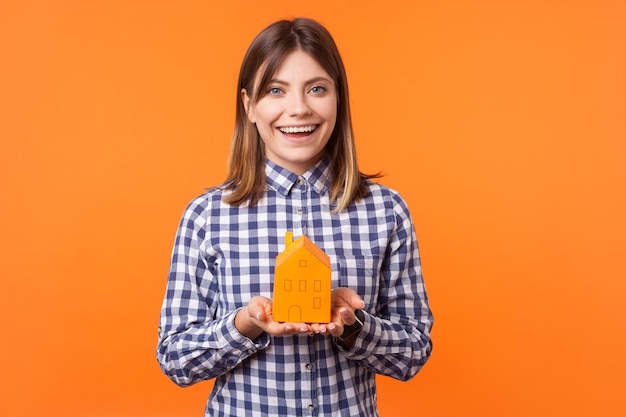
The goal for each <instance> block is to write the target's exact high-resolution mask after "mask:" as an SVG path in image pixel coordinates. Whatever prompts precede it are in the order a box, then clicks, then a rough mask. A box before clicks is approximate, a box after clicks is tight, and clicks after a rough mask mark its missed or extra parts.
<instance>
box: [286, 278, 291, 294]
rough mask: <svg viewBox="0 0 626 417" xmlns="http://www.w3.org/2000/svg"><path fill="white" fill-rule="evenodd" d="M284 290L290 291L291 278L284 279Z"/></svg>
mask: <svg viewBox="0 0 626 417" xmlns="http://www.w3.org/2000/svg"><path fill="white" fill-rule="evenodd" d="M285 291H291V280H290V279H286V280H285Z"/></svg>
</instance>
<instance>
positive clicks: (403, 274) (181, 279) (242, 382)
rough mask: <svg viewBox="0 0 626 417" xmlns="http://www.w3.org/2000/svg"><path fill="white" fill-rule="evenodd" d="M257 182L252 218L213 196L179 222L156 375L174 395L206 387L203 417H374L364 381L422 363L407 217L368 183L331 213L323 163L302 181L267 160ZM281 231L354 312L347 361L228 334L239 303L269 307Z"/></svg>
mask: <svg viewBox="0 0 626 417" xmlns="http://www.w3.org/2000/svg"><path fill="white" fill-rule="evenodd" d="M266 174H267V191H266V193H265V195H264V198H263V199H261V201H260V202H259V204H258V205H256V206H254V207H245V206H243V207H234V206H230V205H228V204H225V203H224V202H223V201H222V200H223V197H224V193H225V191H223V190H221V189H220V188H214V189H211V190H209V191H208V192H206V193H205V194H203V195H202V196H200V197H197V198H196V199H194V200H193V201H192V202H191V203H190V204H189V206H188V207H187V209H186V211H185V212H184V214H183V217H182V220H181V222H180V226H179V229H178V233H177V236H176V240H175V244H174V249H173V253H172V260H171V268H170V272H169V280H168V283H167V290H166V294H165V299H164V301H163V306H162V310H161V320H160V327H159V342H158V347H157V358H158V360H159V362H160V364H161V368H162V370H163V372H164V373H165V374H166V375H167V376H168V377H169V378H171V379H172V380H173V381H174V382H175V383H177V384H178V385H181V386H188V385H191V384H193V383H196V382H198V381H202V380H208V379H211V378H215V384H214V388H213V391H212V393H211V395H210V397H209V400H208V403H207V407H206V416H346V417H352V416H377V415H378V412H377V408H376V385H375V374H382V375H388V376H391V377H393V378H396V379H399V380H408V379H410V378H411V377H413V376H414V375H415V374H416V373H417V372H418V371H419V370H420V368H421V367H422V366H423V365H424V363H425V362H426V360H427V359H428V357H429V356H430V352H431V341H430V329H431V327H432V314H431V311H430V308H429V306H428V299H427V296H426V292H425V288H424V282H423V280H422V274H421V266H420V259H419V252H418V247H417V241H416V237H415V231H414V229H413V226H412V221H411V217H410V214H409V211H408V209H407V207H406V205H405V203H404V201H403V200H402V198H401V197H400V196H399V195H398V194H397V193H396V192H394V191H392V190H390V189H389V188H386V187H384V186H382V185H379V184H376V183H374V182H369V184H368V187H369V193H368V195H367V196H366V197H365V198H364V199H363V200H362V201H360V202H358V203H356V204H352V205H351V206H350V207H348V208H347V209H345V210H343V211H342V212H340V213H338V214H332V213H331V212H330V211H331V209H332V204H331V203H330V201H329V192H328V187H329V181H328V180H327V176H328V175H327V174H328V165H327V161H326V160H322V161H320V162H319V163H318V164H317V165H316V166H314V167H313V168H312V169H310V170H309V171H308V172H306V173H305V174H303V175H302V176H298V175H296V174H294V173H292V172H289V171H287V170H285V169H283V168H281V167H279V166H277V165H275V164H273V163H271V162H269V161H268V162H267V163H266ZM286 231H292V232H293V234H294V237H298V236H299V235H301V234H306V235H307V236H308V237H309V238H310V239H311V240H312V241H313V242H315V244H317V245H318V246H319V247H321V248H322V249H323V250H324V251H325V252H326V253H327V254H328V255H329V256H330V259H331V264H332V285H333V288H335V287H350V288H352V289H354V290H356V291H357V292H358V294H359V295H360V296H361V297H362V298H363V300H364V301H365V307H364V309H363V311H364V313H365V321H364V326H363V329H362V331H361V333H360V334H359V335H358V337H357V339H356V342H355V343H354V346H353V347H352V348H351V349H350V350H349V351H345V350H344V349H342V348H341V347H340V346H338V345H337V343H336V341H335V340H334V339H333V337H331V336H323V335H319V334H317V335H315V336H308V335H306V334H304V335H293V336H286V337H273V336H270V335H268V334H262V335H261V336H260V337H259V338H257V339H256V340H250V339H248V338H246V337H244V336H243V335H241V334H240V333H239V332H238V331H237V329H236V328H235V326H234V318H235V315H236V314H237V312H238V311H239V310H240V309H241V308H243V307H244V306H246V305H247V303H248V301H249V300H250V298H252V297H253V296H255V295H263V296H266V297H268V298H271V297H272V278H273V269H274V263H275V258H276V256H277V255H278V253H279V252H281V251H282V250H283V249H284V236H285V232H286Z"/></svg>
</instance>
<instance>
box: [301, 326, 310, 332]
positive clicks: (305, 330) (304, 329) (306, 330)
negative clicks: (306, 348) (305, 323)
mask: <svg viewBox="0 0 626 417" xmlns="http://www.w3.org/2000/svg"><path fill="white" fill-rule="evenodd" d="M300 331H301V332H302V333H306V332H308V331H309V329H307V328H306V327H300Z"/></svg>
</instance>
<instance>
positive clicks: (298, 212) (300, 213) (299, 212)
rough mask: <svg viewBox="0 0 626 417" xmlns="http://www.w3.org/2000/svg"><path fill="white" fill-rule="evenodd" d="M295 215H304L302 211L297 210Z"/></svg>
mask: <svg viewBox="0 0 626 417" xmlns="http://www.w3.org/2000/svg"><path fill="white" fill-rule="evenodd" d="M296 213H297V214H299V215H302V213H304V210H302V209H298V210H296Z"/></svg>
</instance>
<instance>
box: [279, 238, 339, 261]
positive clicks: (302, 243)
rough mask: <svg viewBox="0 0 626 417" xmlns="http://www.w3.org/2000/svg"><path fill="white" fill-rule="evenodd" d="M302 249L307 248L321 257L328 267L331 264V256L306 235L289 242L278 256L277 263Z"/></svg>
mask: <svg viewBox="0 0 626 417" xmlns="http://www.w3.org/2000/svg"><path fill="white" fill-rule="evenodd" d="M301 249H306V250H307V251H308V252H309V253H311V254H312V255H313V256H315V257H316V258H317V259H319V261H320V262H322V263H323V264H324V265H326V267H328V269H330V268H331V266H330V257H329V256H328V255H327V254H326V252H324V251H323V250H322V249H321V248H320V247H319V246H317V245H316V244H315V243H313V241H312V240H311V239H309V238H308V237H307V236H306V235H302V236H300V237H299V238H298V239H297V240H296V241H295V242H293V243H291V244H287V247H286V248H285V250H284V251H283V252H281V253H279V254H278V256H277V257H276V265H277V266H278V265H280V264H282V263H283V262H285V261H286V260H287V259H289V258H290V257H291V256H292V255H295V254H296V253H298V252H299V251H300V250H301Z"/></svg>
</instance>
